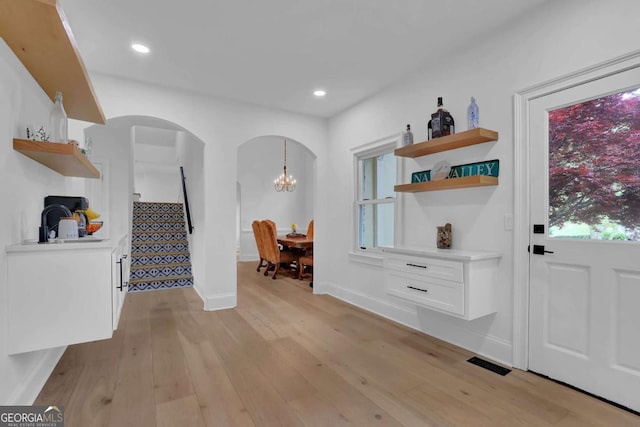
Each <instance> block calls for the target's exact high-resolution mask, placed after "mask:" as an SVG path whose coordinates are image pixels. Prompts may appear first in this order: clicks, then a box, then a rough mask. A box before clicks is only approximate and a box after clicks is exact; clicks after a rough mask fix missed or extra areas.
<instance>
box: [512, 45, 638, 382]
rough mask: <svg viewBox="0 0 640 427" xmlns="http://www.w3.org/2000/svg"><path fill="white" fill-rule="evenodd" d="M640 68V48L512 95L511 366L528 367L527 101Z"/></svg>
mask: <svg viewBox="0 0 640 427" xmlns="http://www.w3.org/2000/svg"><path fill="white" fill-rule="evenodd" d="M639 67H640V50H637V51H634V52H630V53H628V54H626V55H623V56H619V57H617V58H614V59H611V60H609V61H606V62H603V63H600V64H597V65H594V66H591V67H587V68H585V69H582V70H579V71H577V72H574V73H571V74H567V75H564V76H561V77H558V78H556V79H553V80H549V81H546V82H543V83H540V84H538V85H535V86H531V87H528V88H525V89H522V90H520V91H518V92H516V93H515V94H514V100H513V101H514V105H513V108H514V142H515V144H514V154H513V156H514V159H513V161H514V168H515V170H516V171H517V173H515V174H514V186H513V191H514V194H513V200H514V237H513V247H514V251H515V254H514V260H513V280H514V288H513V355H512V360H513V366H514V367H516V368H519V369H523V370H527V369H528V367H529V286H530V283H529V277H530V276H529V274H530V271H529V253H528V252H527V247H528V245H529V236H530V233H529V231H530V230H529V229H530V208H531V206H530V182H531V170H530V168H529V162H530V158H529V153H530V148H531V141H530V140H529V104H530V103H531V102H532V101H533V100H535V99H538V98H541V97H543V96H547V95H551V94H553V93H557V92H560V91H563V90H566V89H569V88H573V87H576V86H580V85H583V84H586V83H590V82H593V81H596V80H599V79H602V78H605V77H609V76H612V75H615V74H618V73H621V72H624V71H628V70H631V69H634V68H639Z"/></svg>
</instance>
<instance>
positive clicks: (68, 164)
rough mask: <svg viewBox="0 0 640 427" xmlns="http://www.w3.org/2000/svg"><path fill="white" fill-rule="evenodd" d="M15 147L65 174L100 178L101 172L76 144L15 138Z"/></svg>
mask: <svg viewBox="0 0 640 427" xmlns="http://www.w3.org/2000/svg"><path fill="white" fill-rule="evenodd" d="M13 149H14V150H16V151H19V152H21V153H22V154H24V155H25V156H27V157H30V158H32V159H33V160H35V161H36V162H38V163H40V164H43V165H45V166H46V167H48V168H49V169H53V170H54V171H56V172H58V173H59V174H61V175H64V176H77V177H82V178H100V172H99V171H98V169H96V168H95V166H93V164H92V163H91V162H90V161H89V159H87V156H85V155H84V154H82V152H81V151H80V150H79V149H78V148H77V147H76V146H74V145H71V144H54V143H52V142H38V141H30V140H28V139H14V140H13Z"/></svg>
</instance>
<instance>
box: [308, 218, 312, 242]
mask: <svg viewBox="0 0 640 427" xmlns="http://www.w3.org/2000/svg"><path fill="white" fill-rule="evenodd" d="M307 239H310V240H313V220H311V221H309V226H308V227H307Z"/></svg>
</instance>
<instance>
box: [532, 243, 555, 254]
mask: <svg viewBox="0 0 640 427" xmlns="http://www.w3.org/2000/svg"><path fill="white" fill-rule="evenodd" d="M533 253H534V254H536V255H544V254H552V253H553V251H546V250H545V249H544V245H533Z"/></svg>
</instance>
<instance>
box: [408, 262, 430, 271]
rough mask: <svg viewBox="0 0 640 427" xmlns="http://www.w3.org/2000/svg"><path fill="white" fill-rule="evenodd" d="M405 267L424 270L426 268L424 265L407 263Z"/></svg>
mask: <svg viewBox="0 0 640 427" xmlns="http://www.w3.org/2000/svg"><path fill="white" fill-rule="evenodd" d="M407 266H408V267H417V268H424V269H426V268H427V266H426V265H420V264H411V263H409V262H408V263H407Z"/></svg>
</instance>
